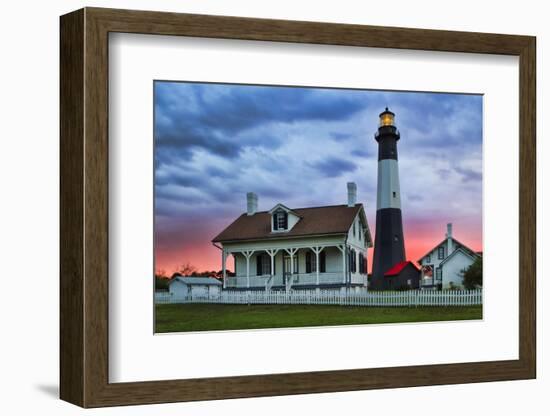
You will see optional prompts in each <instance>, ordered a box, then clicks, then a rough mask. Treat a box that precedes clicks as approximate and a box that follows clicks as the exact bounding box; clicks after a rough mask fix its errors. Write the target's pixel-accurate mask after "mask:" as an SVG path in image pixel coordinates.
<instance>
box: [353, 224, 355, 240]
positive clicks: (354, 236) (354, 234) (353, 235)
mask: <svg viewBox="0 0 550 416" xmlns="http://www.w3.org/2000/svg"><path fill="white" fill-rule="evenodd" d="M353 236H354V237H355V221H354V222H353Z"/></svg>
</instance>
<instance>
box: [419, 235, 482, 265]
mask: <svg viewBox="0 0 550 416" xmlns="http://www.w3.org/2000/svg"><path fill="white" fill-rule="evenodd" d="M451 239H452V240H453V242H454V243H456V244H457V245H459V248H464V249H465V251H466V252H471V253H472V254H476V252H475V251H474V250H472V249H471V248H470V247H468V246H467V245H465V244H463V243H461V242H460V241H458V240H457V239H456V238H454V237H451ZM446 242H447V239H446V238H445V239H443V240H442V241H441V242H440V243H439V244H436V245H435V246H434V247H433V248H431V249H430V251H428V252H427V253H426V254H424V255H423V256H422V257H420V258H419V259H418V260H417V261H418V263H422V259H423V258H424V257H426V256H427V255H428V254H430V253H431V252H432V251H434V250H435V249H436V248H438V247H439V246H440V245H441V244H444V243H446ZM454 251H456V250H454ZM454 251H453V253H454ZM451 254H452V253H451Z"/></svg>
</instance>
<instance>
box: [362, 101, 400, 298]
mask: <svg viewBox="0 0 550 416" xmlns="http://www.w3.org/2000/svg"><path fill="white" fill-rule="evenodd" d="M374 138H375V139H376V141H377V142H378V191H377V201H376V238H375V241H374V259H373V263H372V278H371V284H370V287H371V288H372V289H383V288H384V286H385V285H384V273H386V272H387V271H388V270H389V269H390V268H391V267H392V266H394V265H395V264H397V263H399V262H402V261H405V241H404V239H403V221H402V219H401V194H400V191H399V169H398V166H397V141H398V140H399V138H400V135H399V130H397V127H395V114H394V113H392V112H391V111H390V110H388V108H387V107H386V110H385V111H383V112H382V113H381V114H380V124H379V126H378V131H377V132H376V134H375V135H374Z"/></svg>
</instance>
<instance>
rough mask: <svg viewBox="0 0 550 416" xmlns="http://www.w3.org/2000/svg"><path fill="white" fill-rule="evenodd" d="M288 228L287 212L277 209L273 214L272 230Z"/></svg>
mask: <svg viewBox="0 0 550 416" xmlns="http://www.w3.org/2000/svg"><path fill="white" fill-rule="evenodd" d="M287 228H288V214H287V213H286V212H285V211H283V210H278V211H276V212H275V213H274V214H273V230H275V231H284V230H286V229H287Z"/></svg>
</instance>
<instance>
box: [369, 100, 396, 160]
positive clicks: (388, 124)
mask: <svg viewBox="0 0 550 416" xmlns="http://www.w3.org/2000/svg"><path fill="white" fill-rule="evenodd" d="M374 138H375V139H376V141H377V142H378V160H384V159H395V160H397V141H398V140H399V138H400V135H399V130H397V127H395V114H394V113H392V112H391V111H390V110H388V107H386V110H384V111H383V112H381V113H380V125H379V126H378V131H377V132H376V134H375V135H374Z"/></svg>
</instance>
